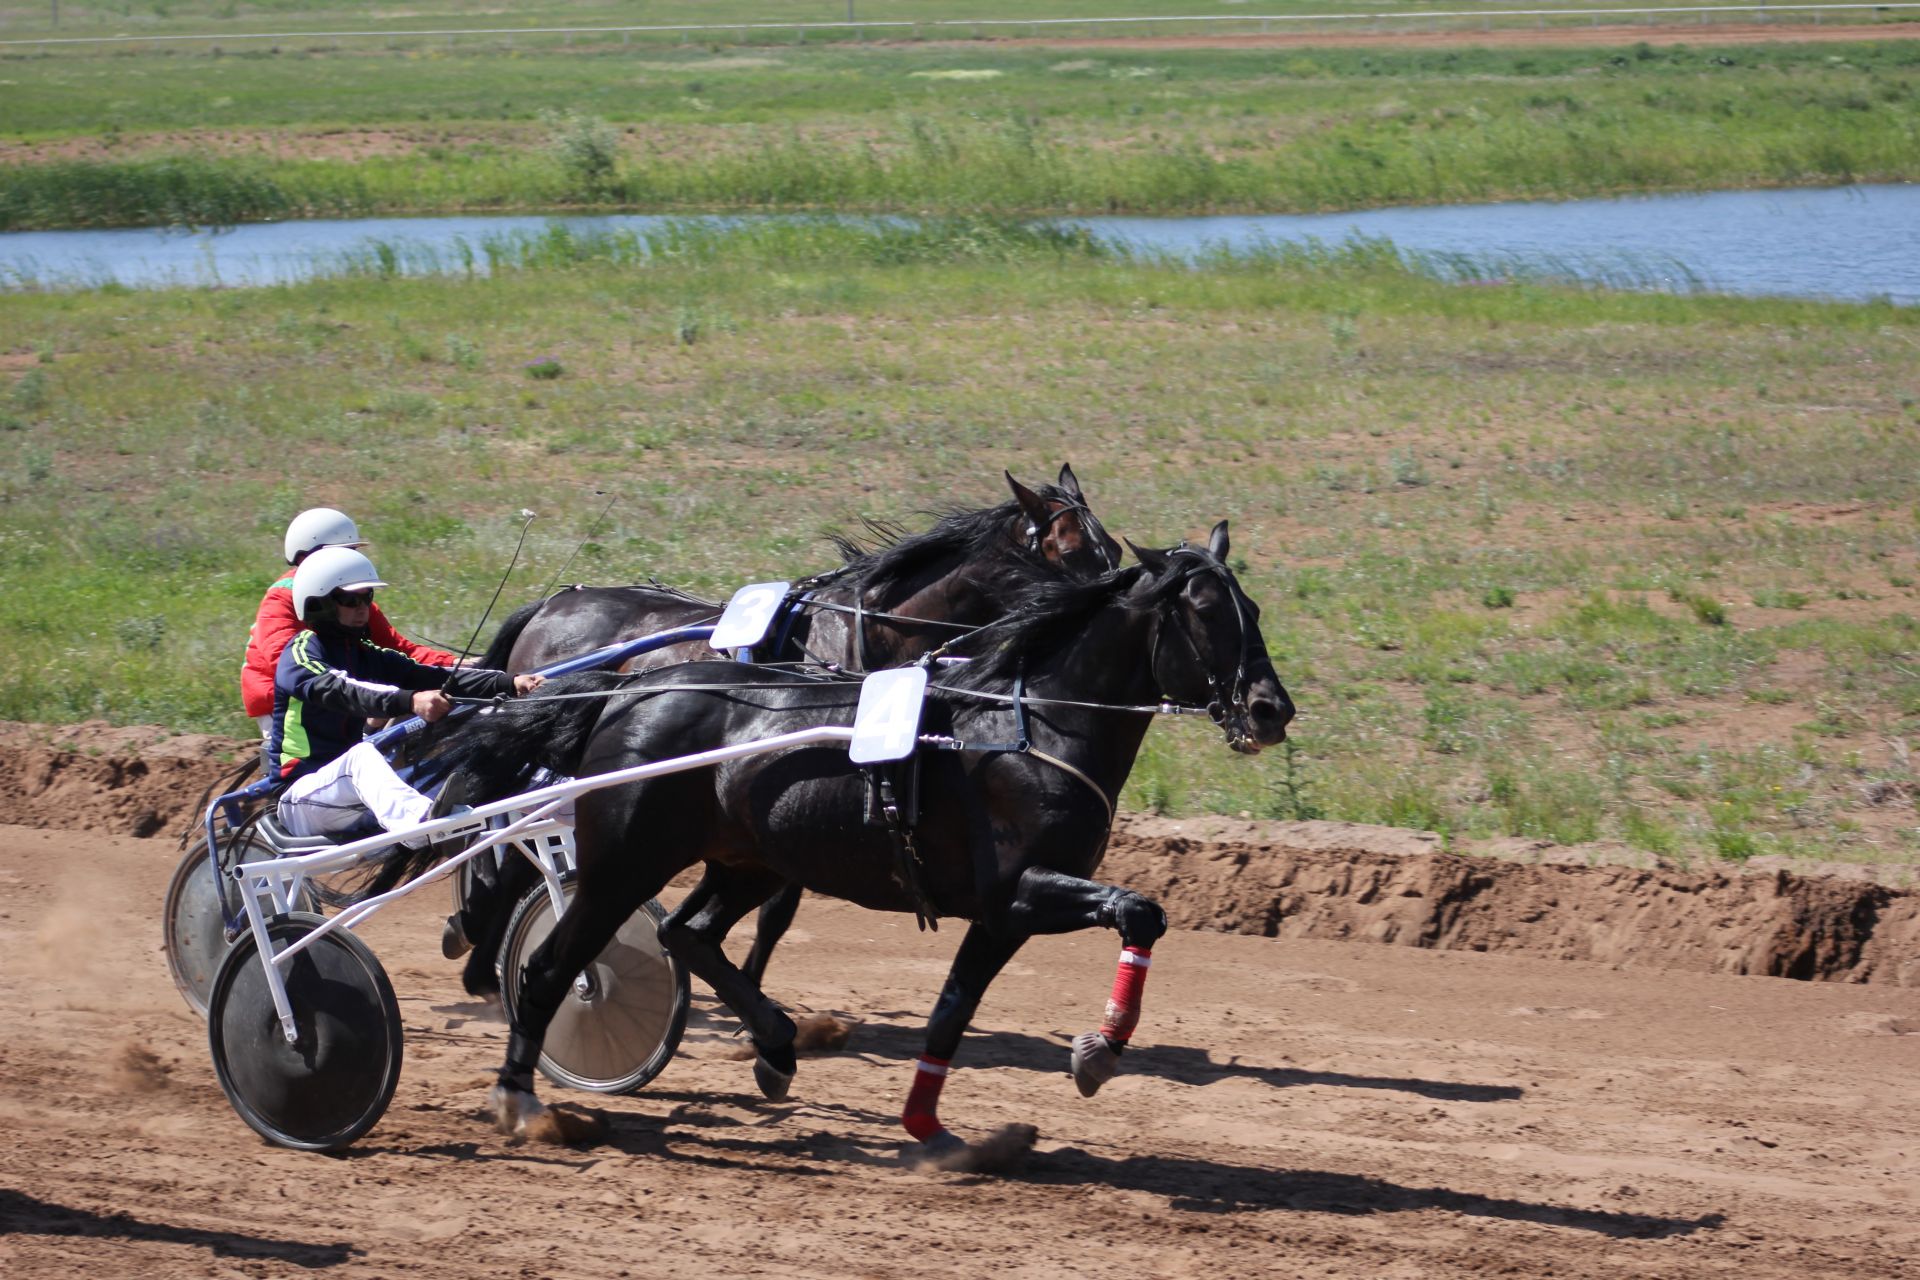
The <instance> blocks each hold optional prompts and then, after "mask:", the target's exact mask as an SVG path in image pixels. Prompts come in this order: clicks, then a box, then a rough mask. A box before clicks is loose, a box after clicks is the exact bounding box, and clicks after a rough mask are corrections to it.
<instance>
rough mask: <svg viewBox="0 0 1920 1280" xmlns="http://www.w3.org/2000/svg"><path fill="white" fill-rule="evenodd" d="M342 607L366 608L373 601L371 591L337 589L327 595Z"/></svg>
mask: <svg viewBox="0 0 1920 1280" xmlns="http://www.w3.org/2000/svg"><path fill="white" fill-rule="evenodd" d="M327 599H329V600H331V601H333V602H334V604H336V605H338V606H339V607H340V608H342V609H364V608H366V607H367V606H369V605H371V604H372V603H373V592H371V591H335V592H332V593H331V594H329V595H328V596H327Z"/></svg>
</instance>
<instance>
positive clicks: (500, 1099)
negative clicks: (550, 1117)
mask: <svg viewBox="0 0 1920 1280" xmlns="http://www.w3.org/2000/svg"><path fill="white" fill-rule="evenodd" d="M487 1097H488V1101H490V1102H491V1103H492V1104H493V1127H494V1128H495V1129H498V1130H499V1131H500V1132H501V1133H504V1134H506V1135H507V1136H508V1137H510V1138H517V1137H520V1136H521V1135H523V1134H525V1133H526V1131H527V1122H528V1121H530V1120H533V1119H536V1118H538V1117H539V1116H540V1115H541V1114H542V1113H544V1112H545V1111H546V1109H547V1108H546V1105H545V1104H544V1103H542V1102H541V1101H540V1099H538V1098H536V1097H534V1096H533V1095H532V1094H531V1093H529V1092H527V1091H526V1090H525V1089H511V1088H508V1087H507V1086H506V1085H504V1084H496V1085H494V1086H493V1092H492V1093H490V1094H488V1095H487Z"/></svg>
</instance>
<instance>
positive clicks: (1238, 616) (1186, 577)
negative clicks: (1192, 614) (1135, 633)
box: [1147, 543, 1252, 737]
mask: <svg viewBox="0 0 1920 1280" xmlns="http://www.w3.org/2000/svg"><path fill="white" fill-rule="evenodd" d="M1168 555H1169V556H1188V557H1191V558H1192V559H1194V560H1197V561H1199V563H1198V564H1196V565H1195V566H1194V567H1193V568H1191V569H1189V570H1187V571H1186V572H1185V573H1183V574H1181V575H1180V583H1181V591H1180V592H1178V593H1176V594H1175V597H1174V598H1175V599H1176V600H1177V599H1178V597H1179V595H1181V594H1184V592H1185V588H1186V584H1187V583H1189V582H1191V581H1193V580H1194V579H1195V578H1197V577H1199V576H1200V575H1201V574H1203V573H1211V574H1213V575H1214V576H1215V577H1217V578H1218V579H1219V580H1220V585H1221V586H1222V588H1224V589H1225V591H1226V593H1227V599H1228V600H1229V601H1231V602H1232V604H1233V616H1234V620H1235V621H1236V622H1238V623H1239V624H1240V646H1239V657H1238V659H1237V663H1236V665H1235V667H1234V671H1233V680H1232V682H1231V683H1230V684H1228V685H1227V687H1226V689H1225V691H1224V692H1223V691H1222V688H1221V685H1222V681H1221V679H1220V677H1219V676H1218V675H1217V674H1216V673H1215V672H1214V670H1213V665H1212V664H1211V663H1210V662H1208V661H1207V658H1206V655H1205V654H1204V653H1202V652H1201V651H1200V642H1199V641H1198V640H1197V639H1195V638H1194V634H1193V624H1192V623H1191V622H1189V621H1188V620H1187V618H1186V614H1185V611H1184V610H1180V609H1176V610H1175V611H1174V616H1175V617H1177V618H1179V620H1180V635H1181V638H1183V639H1184V640H1185V641H1186V642H1187V648H1188V650H1189V651H1191V652H1192V654H1193V659H1194V664H1195V665H1196V666H1198V667H1199V668H1200V674H1201V675H1203V676H1204V677H1205V678H1206V681H1207V693H1208V695H1209V697H1208V701H1207V714H1208V716H1210V717H1212V719H1213V722H1214V723H1215V724H1217V725H1220V726H1222V727H1223V728H1225V727H1226V722H1227V717H1228V715H1229V713H1232V714H1233V715H1235V716H1236V717H1238V718H1239V719H1241V720H1243V721H1244V719H1245V718H1246V716H1247V688H1248V686H1249V685H1250V684H1251V683H1252V681H1251V679H1250V678H1249V677H1248V675H1247V644H1248V636H1247V611H1246V608H1245V607H1244V606H1243V605H1242V604H1241V598H1240V593H1239V592H1238V591H1236V590H1235V589H1234V581H1233V575H1232V574H1230V573H1229V572H1228V571H1227V566H1225V565H1223V564H1221V563H1220V561H1219V560H1217V559H1216V558H1215V557H1214V556H1213V554H1212V553H1211V552H1207V551H1203V550H1201V549H1200V548H1199V547H1190V546H1187V545H1186V544H1185V543H1182V544H1181V545H1179V546H1177V547H1175V548H1174V549H1173V550H1172V551H1170V552H1168ZM1162 634H1163V629H1162V628H1155V629H1154V633H1153V644H1152V646H1151V648H1150V649H1149V652H1148V658H1147V661H1148V666H1149V669H1150V670H1152V671H1153V672H1154V673H1155V678H1156V679H1158V678H1159V676H1158V673H1159V670H1160V637H1161V635H1162ZM1228 735H1229V736H1230V737H1232V736H1236V735H1235V733H1234V731H1233V730H1231V729H1229V730H1228Z"/></svg>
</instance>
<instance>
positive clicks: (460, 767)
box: [354, 671, 631, 898]
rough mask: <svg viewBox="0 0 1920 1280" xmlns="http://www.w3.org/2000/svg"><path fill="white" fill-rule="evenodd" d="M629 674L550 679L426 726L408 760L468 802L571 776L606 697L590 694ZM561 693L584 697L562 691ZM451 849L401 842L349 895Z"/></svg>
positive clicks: (423, 866)
mask: <svg viewBox="0 0 1920 1280" xmlns="http://www.w3.org/2000/svg"><path fill="white" fill-rule="evenodd" d="M630 678H631V677H628V676H624V675H621V674H620V673H618V672H613V671H583V672H580V673H579V674H577V675H571V676H562V677H560V678H558V679H554V680H549V681H547V682H546V683H545V684H544V685H542V686H541V687H540V691H539V692H538V693H535V694H532V695H530V696H528V697H525V698H518V699H515V700H514V701H512V702H506V703H502V704H501V705H499V706H497V707H489V708H487V709H486V710H485V711H483V712H481V713H480V714H479V715H470V716H466V717H464V718H463V719H460V720H458V721H451V722H448V721H443V722H442V723H440V724H437V725H434V726H431V727H430V728H429V729H428V730H427V733H426V735H424V738H423V745H422V746H421V748H420V749H419V752H418V754H417V755H416V756H415V757H414V759H415V760H416V762H417V766H418V768H419V770H420V771H421V772H422V773H424V774H426V775H428V776H437V777H444V778H446V779H447V787H448V788H449V789H452V788H455V787H456V786H457V787H458V794H459V795H460V796H461V797H462V798H463V799H464V800H465V801H466V803H468V804H472V805H481V804H488V803H491V802H492V801H495V800H504V799H506V798H507V797H508V796H510V795H513V794H514V793H516V792H520V791H525V790H527V789H528V788H530V787H531V786H532V785H533V782H534V779H535V777H536V776H538V774H539V773H540V771H541V770H542V769H544V770H546V771H547V772H549V773H552V774H557V775H560V776H562V777H570V776H572V775H573V773H574V771H575V770H576V769H578V768H579V767H580V758H581V757H582V756H584V755H585V754H586V751H587V742H588V740H589V739H591V738H592V736H593V729H594V726H595V725H596V724H597V723H598V722H599V719H600V712H601V711H602V710H603V709H604V708H605V707H606V704H607V700H606V699H605V698H604V697H595V696H592V695H595V694H603V693H608V692H611V691H612V690H614V689H617V688H618V687H619V686H620V685H621V684H622V683H624V682H625V681H626V680H628V679H630ZM565 694H585V695H588V696H585V697H564V696H560V695H565ZM452 852H454V850H452V849H450V848H448V847H446V846H442V845H439V844H437V843H436V844H429V845H428V846H427V847H426V848H424V849H410V848H408V847H406V846H404V845H402V846H400V847H398V848H396V849H395V850H394V851H393V854H392V855H390V856H389V857H387V858H386V859H385V860H383V861H382V862H381V863H380V865H379V869H378V871H377V872H376V873H375V874H374V875H373V876H372V877H371V879H370V881H369V883H368V885H367V886H366V887H365V888H364V889H358V890H356V892H355V894H354V896H355V897H356V898H359V897H367V896H371V895H372V894H375V893H384V892H385V891H386V890H387V889H390V888H392V887H394V886H395V885H398V884H401V883H402V882H404V881H406V880H410V879H412V878H413V877H414V876H417V875H419V874H421V873H422V872H424V871H426V870H428V869H429V868H431V867H433V866H434V865H435V864H437V863H439V862H440V861H442V860H443V859H444V858H446V857H448V856H449V855H450V854H451V853H452Z"/></svg>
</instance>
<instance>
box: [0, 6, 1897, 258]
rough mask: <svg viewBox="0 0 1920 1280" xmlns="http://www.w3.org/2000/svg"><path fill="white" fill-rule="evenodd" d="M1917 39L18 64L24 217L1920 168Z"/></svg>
mask: <svg viewBox="0 0 1920 1280" xmlns="http://www.w3.org/2000/svg"><path fill="white" fill-rule="evenodd" d="M1917 72H1920V42H1910V41H1888V42H1882V43H1878V44H1866V43H1860V44H1847V43H1842V44H1817V45H1815V44H1806V45H1764V46H1749V47H1739V48H1730V49H1712V48H1706V47H1699V48H1692V47H1687V46H1668V45H1662V46H1653V45H1639V46H1629V47H1625V48H1620V49H1608V48H1567V49H1555V48H1501V49H1470V48H1468V49H1460V48H1454V49H1393V50H1389V49H1338V48H1324V49H1295V50H1284V51H1273V50H1240V51H1234V50H1167V49H1158V50H1150V51H1147V50H1136V51H1130V52H1129V51H1122V50H1102V51H1097V52H1089V51H1062V50H1049V49H1038V48H1017V47H996V46H981V47H979V48H977V49H976V48H967V47H941V48H925V49H922V48H897V47H895V48H884V49H882V48H870V49H847V48H830V49H781V50H759V51H753V52H750V53H741V52H738V51H732V52H729V51H724V50H723V51H720V52H710V51H706V50H693V51H668V52H662V51H650V52H634V51H622V50H620V49H619V48H618V47H613V48H606V49H601V50H599V51H572V52H568V51H562V50H546V51H452V52H449V51H443V50H434V49H428V50H424V51H421V50H416V51H411V52H399V53H386V52H373V53H367V54H354V55H335V54H331V53H328V54H314V55H309V54H304V53H289V54H286V55H270V54H266V53H259V54H252V55H248V56H227V57H220V58H210V57H207V56H205V55H204V54H193V53H186V52H175V53H142V54H137V55H111V54H100V53H96V54H87V55H79V54H62V55H60V56H57V57H14V58H6V59H0V117H3V118H5V119H6V121H7V137H6V139H5V140H4V141H0V166H4V168H3V170H0V171H3V172H4V173H5V179H6V180H5V182H4V184H0V228H25V227H60V226H89V225H141V224H152V223H167V222H194V223H203V224H204V223H216V224H217V223H226V222H235V221H245V220H256V219H262V218H277V217H286V216H293V215H298V214H318V215H321V216H338V215H347V214H356V213H373V212H430V211H452V210H490V209H499V210H527V209H545V208H560V207H574V208H578V207H599V208H609V209H633V210H721V209H813V208H831V209H836V210H873V211H912V212H923V211H940V212H949V213H970V214H978V213H992V214H999V215H1018V214H1029V213H1045V212H1122V211H1124V212H1148V213H1153V212H1166V213H1173V212H1181V213H1191V212H1206V211H1251V212H1285V211H1296V210H1315V209H1346V208H1357V207H1364V206H1369V205H1380V204H1408V203H1437V202H1455V201H1479V200H1491V199H1499V198H1509V197H1547V198H1554V197H1568V196H1577V195H1593V194H1602V193H1609V192H1620V191H1660V190H1697V189H1707V188H1729V187H1744V186H1793V185H1809V184H1824V183H1836V182H1852V181H1862V182H1864V181H1899V180H1906V179H1912V178H1916V177H1920V146H1917V145H1916V143H1915V138H1916V136H1920V91H1917V90H1916V87H1915V86H1916V85H1920V74H1916V73H1917Z"/></svg>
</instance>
